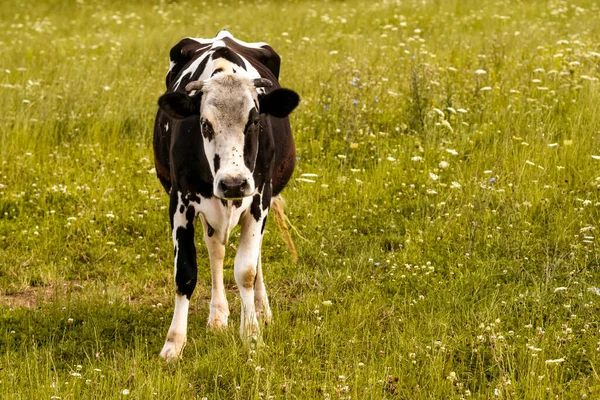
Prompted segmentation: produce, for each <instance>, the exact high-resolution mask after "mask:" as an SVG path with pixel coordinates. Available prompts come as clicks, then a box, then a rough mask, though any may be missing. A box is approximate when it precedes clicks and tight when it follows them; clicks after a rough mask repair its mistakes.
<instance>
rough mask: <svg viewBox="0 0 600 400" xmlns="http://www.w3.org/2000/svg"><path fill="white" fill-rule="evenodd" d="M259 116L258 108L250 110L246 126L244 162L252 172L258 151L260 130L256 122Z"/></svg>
mask: <svg viewBox="0 0 600 400" xmlns="http://www.w3.org/2000/svg"><path fill="white" fill-rule="evenodd" d="M257 117H258V113H257V111H256V109H254V108H253V109H252V110H250V113H249V114H248V122H246V127H245V128H244V164H245V165H246V168H248V170H250V172H253V171H254V168H255V166H256V153H257V151H258V131H259V129H260V125H259V124H255V121H256V119H257Z"/></svg>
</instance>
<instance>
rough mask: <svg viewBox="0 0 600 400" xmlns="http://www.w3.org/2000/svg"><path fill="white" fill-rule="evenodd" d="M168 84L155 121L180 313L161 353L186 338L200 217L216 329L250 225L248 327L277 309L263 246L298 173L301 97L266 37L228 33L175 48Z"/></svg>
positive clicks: (239, 269) (244, 291)
mask: <svg viewBox="0 0 600 400" xmlns="http://www.w3.org/2000/svg"><path fill="white" fill-rule="evenodd" d="M170 57H171V66H170V68H169V72H168V73H167V91H166V93H165V94H164V95H162V96H161V97H160V98H159V100H158V105H159V110H158V113H157V115H156V121H155V125H154V141H153V145H154V161H155V165H156V172H157V175H158V178H159V179H160V182H161V183H162V185H163V186H164V188H165V190H166V191H167V192H168V193H169V194H170V207H169V214H170V217H171V229H172V234H173V243H174V247H175V285H176V289H177V293H176V297H175V311H174V314H173V320H172V322H171V326H170V328H169V332H168V334H167V340H166V343H165V345H164V347H163V349H162V351H161V353H160V355H161V356H162V357H164V358H166V359H171V358H176V357H179V356H180V355H181V351H182V349H183V347H184V345H185V341H186V331H187V315H188V306H189V301H190V297H191V295H192V293H193V291H194V288H195V286H196V280H197V271H198V270H197V264H196V247H195V244H194V230H195V217H196V216H200V220H201V221H202V227H203V228H204V242H205V243H206V247H207V249H208V255H209V259H210V267H211V270H212V299H211V302H210V315H209V317H208V327H209V328H213V329H219V328H223V327H225V326H226V325H227V318H228V316H229V306H228V303H227V298H226V297H225V289H224V286H223V258H224V255H225V245H226V243H227V240H228V237H229V234H230V233H231V230H232V229H233V228H234V227H235V226H236V225H238V224H239V225H240V226H241V233H240V239H239V244H238V247H237V253H236V256H235V261H234V275H235V280H236V282H237V285H238V287H239V290H240V295H241V300H242V310H241V324H240V334H241V335H242V337H244V338H252V337H256V336H257V335H258V334H259V325H258V320H259V319H263V320H264V321H265V322H269V321H270V319H271V310H270V308H269V301H268V299H267V292H266V290H265V285H264V282H263V275H262V268H261V259H260V257H261V255H260V253H261V243H262V235H263V230H264V227H265V222H266V218H267V213H268V211H269V207H270V206H271V202H272V201H273V200H274V198H275V196H277V195H278V194H279V193H280V192H281V190H282V189H283V188H284V187H285V185H286V184H287V182H288V180H289V179H290V177H291V175H292V172H293V170H294V162H295V157H296V149H295V146H294V140H293V137H292V131H291V128H290V123H289V120H288V118H287V116H288V115H289V113H290V112H292V110H293V109H294V108H295V107H296V106H297V105H298V102H299V97H298V95H297V94H296V93H295V92H293V91H291V90H288V89H282V88H280V86H279V83H278V77H279V64H280V58H279V56H278V55H277V53H275V51H274V50H273V49H272V48H271V47H270V46H269V45H267V44H266V43H246V42H243V41H241V40H238V39H235V38H234V37H233V36H232V35H231V34H230V33H229V32H227V31H221V32H219V34H218V35H217V37H215V38H213V39H195V38H186V39H183V40H181V41H180V42H179V43H178V44H177V45H176V46H175V47H173V48H172V49H171V54H170Z"/></svg>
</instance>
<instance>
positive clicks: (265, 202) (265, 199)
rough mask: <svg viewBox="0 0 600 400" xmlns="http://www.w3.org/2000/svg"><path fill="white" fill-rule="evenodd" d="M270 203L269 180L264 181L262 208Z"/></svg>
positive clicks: (267, 206)
mask: <svg viewBox="0 0 600 400" xmlns="http://www.w3.org/2000/svg"><path fill="white" fill-rule="evenodd" d="M270 205H271V182H265V188H264V190H263V192H262V208H263V210H266V209H267V208H269V206H270Z"/></svg>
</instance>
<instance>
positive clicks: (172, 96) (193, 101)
mask: <svg viewBox="0 0 600 400" xmlns="http://www.w3.org/2000/svg"><path fill="white" fill-rule="evenodd" d="M201 97H202V96H201V95H199V94H198V95H194V96H188V95H187V94H185V93H181V92H172V93H166V94H163V95H162V96H160V97H159V99H158V107H159V108H160V109H161V110H162V111H163V112H165V113H166V114H167V115H168V116H169V117H171V118H175V119H184V118H187V117H189V116H191V115H200V98H201Z"/></svg>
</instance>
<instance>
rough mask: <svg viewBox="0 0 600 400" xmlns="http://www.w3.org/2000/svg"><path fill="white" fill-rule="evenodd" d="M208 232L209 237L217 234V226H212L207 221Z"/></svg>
mask: <svg viewBox="0 0 600 400" xmlns="http://www.w3.org/2000/svg"><path fill="white" fill-rule="evenodd" d="M206 228H207V229H206V234H207V235H208V237H212V235H214V234H215V228H213V227H212V226H210V224H209V223H208V222H207V223H206Z"/></svg>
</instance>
